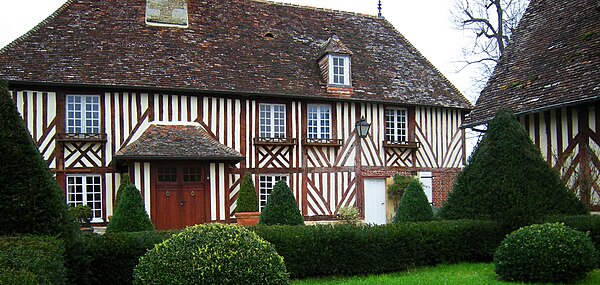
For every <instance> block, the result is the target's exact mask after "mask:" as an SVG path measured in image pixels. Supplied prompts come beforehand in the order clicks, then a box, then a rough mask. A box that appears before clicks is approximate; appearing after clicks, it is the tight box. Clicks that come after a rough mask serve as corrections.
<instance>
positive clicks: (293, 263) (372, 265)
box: [252, 220, 503, 278]
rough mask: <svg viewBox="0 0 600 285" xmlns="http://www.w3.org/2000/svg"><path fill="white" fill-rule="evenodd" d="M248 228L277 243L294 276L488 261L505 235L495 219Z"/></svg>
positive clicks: (374, 272) (383, 270) (278, 250)
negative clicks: (373, 224)
mask: <svg viewBox="0 0 600 285" xmlns="http://www.w3.org/2000/svg"><path fill="white" fill-rule="evenodd" d="M252 230H254V231H255V232H256V233H257V234H258V235H259V236H261V237H262V238H263V239H265V240H267V241H268V242H270V243H271V244H273V245H274V246H275V249H276V250H277V252H278V253H279V254H280V255H281V256H283V258H284V260H285V263H286V267H287V269H288V272H289V273H290V275H291V277H293V278H299V277H308V276H326V275H361V274H378V273H385V272H396V271H402V270H406V269H408V268H412V267H417V266H428V265H435V264H440V263H456V262H489V261H491V260H492V256H493V253H494V251H495V250H496V247H497V246H498V245H499V244H500V241H501V240H502V238H503V235H502V234H501V230H500V228H499V227H498V226H497V225H496V223H494V222H490V221H470V220H458V221H435V222H422V223H404V224H392V225H384V226H351V225H337V226H311V227H295V226H271V227H265V226H258V227H255V228H252Z"/></svg>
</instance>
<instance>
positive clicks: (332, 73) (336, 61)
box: [329, 54, 350, 85]
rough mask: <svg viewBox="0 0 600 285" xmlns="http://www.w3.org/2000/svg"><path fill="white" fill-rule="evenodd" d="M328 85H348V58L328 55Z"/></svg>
mask: <svg viewBox="0 0 600 285" xmlns="http://www.w3.org/2000/svg"><path fill="white" fill-rule="evenodd" d="M329 84H333V85H350V56H347V55H334V54H330V55H329Z"/></svg>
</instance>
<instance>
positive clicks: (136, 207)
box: [106, 184, 154, 233]
mask: <svg viewBox="0 0 600 285" xmlns="http://www.w3.org/2000/svg"><path fill="white" fill-rule="evenodd" d="M152 230H154V225H152V221H150V218H149V217H148V213H146V209H145V208H144V201H143V200H142V195H141V194H140V191H139V190H138V189H137V188H135V185H133V184H129V185H127V186H126V187H125V188H124V189H123V194H121V199H120V200H119V203H118V204H117V206H116V208H115V213H114V215H113V217H112V219H111V220H110V223H109V224H108V227H107V228H106V232H107V233H116V232H139V231H152Z"/></svg>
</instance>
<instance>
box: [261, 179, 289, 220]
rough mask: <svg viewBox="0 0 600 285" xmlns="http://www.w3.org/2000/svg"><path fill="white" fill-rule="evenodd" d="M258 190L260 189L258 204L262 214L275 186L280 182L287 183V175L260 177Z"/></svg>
mask: <svg viewBox="0 0 600 285" xmlns="http://www.w3.org/2000/svg"><path fill="white" fill-rule="evenodd" d="M258 179H259V180H258V181H259V183H258V188H259V197H258V204H259V206H260V211H261V212H262V210H263V208H264V207H265V206H266V205H267V200H268V198H269V195H271V191H273V186H275V183H277V181H279V180H283V181H285V182H286V183H287V176H286V175H260V176H259V177H258Z"/></svg>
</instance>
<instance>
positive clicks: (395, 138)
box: [385, 108, 408, 142]
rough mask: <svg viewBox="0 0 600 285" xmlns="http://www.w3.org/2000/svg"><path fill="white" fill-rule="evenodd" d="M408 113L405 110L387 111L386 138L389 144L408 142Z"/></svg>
mask: <svg viewBox="0 0 600 285" xmlns="http://www.w3.org/2000/svg"><path fill="white" fill-rule="evenodd" d="M407 128H408V125H407V111H406V109H404V108H400V109H386V110H385V137H386V141H389V142H406V141H408V131H407Z"/></svg>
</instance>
